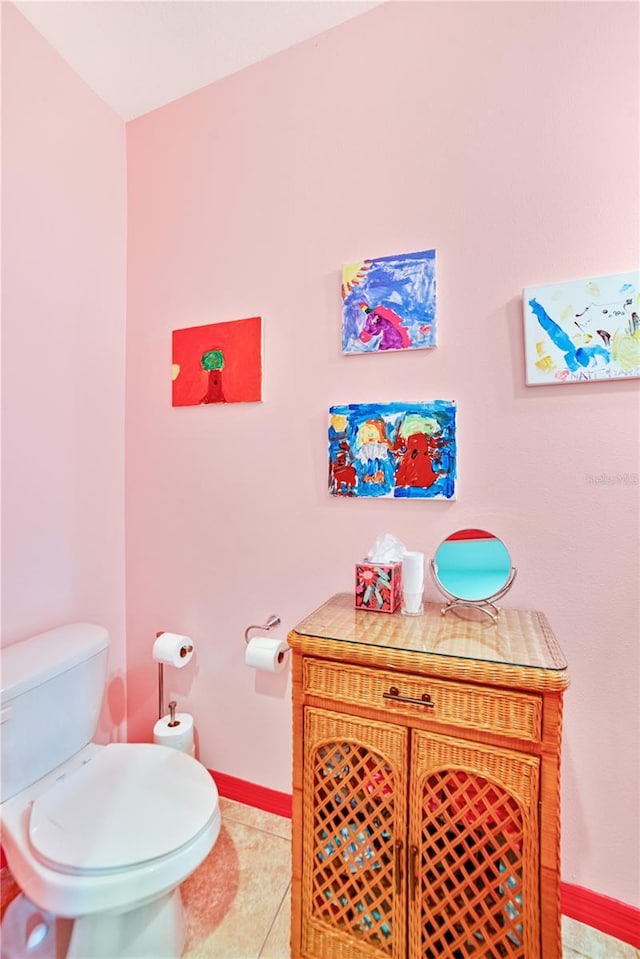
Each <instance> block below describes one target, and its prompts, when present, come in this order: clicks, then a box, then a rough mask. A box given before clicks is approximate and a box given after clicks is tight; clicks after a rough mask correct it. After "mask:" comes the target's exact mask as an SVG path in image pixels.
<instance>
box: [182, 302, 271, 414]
mask: <svg viewBox="0 0 640 959" xmlns="http://www.w3.org/2000/svg"><path fill="white" fill-rule="evenodd" d="M172 341H173V343H172V347H173V349H172V363H173V370H172V375H173V399H172V405H173V406H201V405H208V404H210V403H258V402H260V401H261V399H262V319H261V318H260V317H259V316H253V317H250V318H249V319H246V320H230V321H229V322H225V323H210V324H208V325H207V326H192V327H189V328H187V329H184V330H174V331H173V336H172Z"/></svg>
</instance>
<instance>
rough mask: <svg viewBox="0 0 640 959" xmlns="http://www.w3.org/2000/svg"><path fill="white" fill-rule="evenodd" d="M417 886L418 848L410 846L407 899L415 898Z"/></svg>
mask: <svg viewBox="0 0 640 959" xmlns="http://www.w3.org/2000/svg"><path fill="white" fill-rule="evenodd" d="M417 885H418V847H417V846H411V861H410V863H409V898H410V899H415V898H416V886H417Z"/></svg>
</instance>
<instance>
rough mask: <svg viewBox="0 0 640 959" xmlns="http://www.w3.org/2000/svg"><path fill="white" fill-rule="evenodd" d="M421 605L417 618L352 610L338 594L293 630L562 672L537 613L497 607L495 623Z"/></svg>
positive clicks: (558, 653) (349, 600) (473, 613)
mask: <svg viewBox="0 0 640 959" xmlns="http://www.w3.org/2000/svg"><path fill="white" fill-rule="evenodd" d="M441 610H442V604H440V603H425V610H424V614H423V615H422V616H403V615H402V613H401V612H400V610H397V611H396V612H395V613H378V612H372V611H370V610H362V609H355V606H354V597H353V594H351V593H337V594H336V595H335V596H332V597H331V599H329V600H327V602H326V603H324V604H323V605H322V606H320V607H319V608H318V609H316V610H315V611H314V612H313V613H311V614H310V615H309V616H307V617H306V618H305V619H303V620H302V622H301V623H299V625H298V626H296V627H295V629H294V631H295V632H296V633H297V634H298V635H299V636H309V637H316V638H318V639H328V640H335V641H336V642H340V643H356V644H360V645H365V646H377V647H386V648H388V649H396V650H407V651H409V652H414V653H425V654H429V655H435V656H449V657H456V658H461V659H471V660H476V661H482V662H489V663H501V664H503V665H508V666H524V667H530V668H531V669H548V670H565V669H566V668H567V663H566V660H565V658H564V656H563V653H562V650H561V649H560V647H559V645H558V643H557V641H556V638H555V636H554V635H553V633H552V631H551V629H550V627H549V624H548V622H547V620H546V618H545V616H544V615H543V614H542V613H539V612H535V611H531V610H517V609H506V608H504V607H502V608H501V609H500V615H499V617H498V621H497V622H496V623H494V622H492V621H491V620H490V619H489V617H488V616H486V615H485V614H483V613H482V612H481V611H479V610H473V609H472V610H461V611H459V612H453V611H452V612H448V613H447V614H446V615H444V616H443V615H442V613H441Z"/></svg>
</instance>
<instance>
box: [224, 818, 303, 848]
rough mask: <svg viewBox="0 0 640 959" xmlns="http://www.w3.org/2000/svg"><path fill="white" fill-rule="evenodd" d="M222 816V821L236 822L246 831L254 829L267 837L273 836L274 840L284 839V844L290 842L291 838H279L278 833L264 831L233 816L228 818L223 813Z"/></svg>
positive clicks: (261, 827)
mask: <svg viewBox="0 0 640 959" xmlns="http://www.w3.org/2000/svg"><path fill="white" fill-rule="evenodd" d="M222 815H223V819H229V820H230V821H231V822H237V823H238V824H239V825H240V826H246V827H247V828H248V829H255V830H256V832H262V833H265V834H266V835H267V836H273V837H274V839H284V841H285V842H291V836H281V835H280V833H277V832H271V830H270V829H265V828H264V827H263V826H256V825H254V823H251V822H245V820H244V819H236V818H235V817H234V816H230V815H229V814H228V813H223V814H222Z"/></svg>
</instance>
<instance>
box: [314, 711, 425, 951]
mask: <svg viewBox="0 0 640 959" xmlns="http://www.w3.org/2000/svg"><path fill="white" fill-rule="evenodd" d="M304 741H305V764H304V811H303V867H302V873H303V882H302V889H303V893H302V944H303V949H302V951H303V953H304V954H305V955H310V956H314V957H317V959H375V957H377V956H379V957H380V959H384V957H390V959H405V957H406V950H405V943H406V912H405V901H404V896H403V895H399V894H398V893H402V892H403V888H402V887H403V879H404V854H405V846H404V843H405V837H406V778H405V777H406V773H405V770H406V768H407V754H408V732H407V730H406V729H404V728H403V727H400V726H395V725H392V724H387V723H377V722H369V721H365V720H361V719H357V718H354V717H350V716H346V715H341V714H339V713H333V712H330V711H327V710H323V709H315V708H312V707H307V708H305V710H304Z"/></svg>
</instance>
